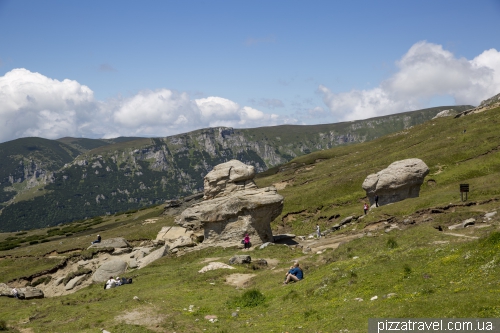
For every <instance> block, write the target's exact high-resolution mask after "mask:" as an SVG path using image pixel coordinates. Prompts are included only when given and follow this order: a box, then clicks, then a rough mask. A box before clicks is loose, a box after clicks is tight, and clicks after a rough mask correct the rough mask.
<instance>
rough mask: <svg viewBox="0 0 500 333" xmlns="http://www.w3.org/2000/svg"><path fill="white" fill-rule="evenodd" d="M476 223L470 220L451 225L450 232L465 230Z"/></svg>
mask: <svg viewBox="0 0 500 333" xmlns="http://www.w3.org/2000/svg"><path fill="white" fill-rule="evenodd" d="M475 223H476V219H474V218H470V219H467V220H465V221H462V222H461V223H458V224H454V225H450V226H449V227H448V229H450V230H456V229H463V228H465V227H468V226H470V225H474V224H475Z"/></svg>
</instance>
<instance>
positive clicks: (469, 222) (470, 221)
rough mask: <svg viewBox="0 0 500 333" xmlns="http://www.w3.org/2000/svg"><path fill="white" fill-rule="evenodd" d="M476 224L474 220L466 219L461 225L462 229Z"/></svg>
mask: <svg viewBox="0 0 500 333" xmlns="http://www.w3.org/2000/svg"><path fill="white" fill-rule="evenodd" d="M475 223H476V219H475V218H470V219H467V220H465V221H463V222H462V225H463V226H464V228H466V227H468V226H470V225H474V224H475Z"/></svg>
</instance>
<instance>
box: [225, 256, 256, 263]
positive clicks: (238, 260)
mask: <svg viewBox="0 0 500 333" xmlns="http://www.w3.org/2000/svg"><path fill="white" fill-rule="evenodd" d="M251 262H252V258H251V257H250V256H248V255H236V256H234V257H232V258H231V259H229V264H230V265H234V264H249V263H251Z"/></svg>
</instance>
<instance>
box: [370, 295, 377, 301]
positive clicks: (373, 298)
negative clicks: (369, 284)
mask: <svg viewBox="0 0 500 333" xmlns="http://www.w3.org/2000/svg"><path fill="white" fill-rule="evenodd" d="M376 299H378V296H373V297H372V298H370V301H374V300H376Z"/></svg>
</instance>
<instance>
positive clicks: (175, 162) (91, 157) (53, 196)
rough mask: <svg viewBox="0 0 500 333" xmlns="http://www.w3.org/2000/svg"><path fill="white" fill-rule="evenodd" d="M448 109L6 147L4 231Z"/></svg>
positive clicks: (77, 215)
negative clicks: (233, 163) (225, 165)
mask: <svg viewBox="0 0 500 333" xmlns="http://www.w3.org/2000/svg"><path fill="white" fill-rule="evenodd" d="M470 108H471V106H443V107H438V108H431V109H424V110H418V111H411V112H404V113H399V114H394V115H389V116H383V117H377V118H371V119H366V120H359V121H352V122H343V123H336V124H324V125H308V126H298V125H282V126H275V127H262V128H254V129H233V128H227V127H216V128H208V129H201V130H196V131H192V132H189V133H184V134H179V135H174V136H169V137H165V138H117V139H84V138H61V139H59V140H47V139H41V138H23V139H17V140H13V141H9V142H5V143H2V144H0V161H1V162H0V203H1V205H2V206H3V208H2V210H1V215H0V230H1V231H16V230H24V229H32V228H39V227H45V226H52V225H57V224H60V223H67V222H71V221H74V220H78V219H83V218H86V217H92V216H96V215H104V214H113V213H115V212H118V211H126V210H130V209H138V208H140V207H142V206H147V205H152V204H157V203H162V202H163V201H164V200H167V199H172V198H177V197H181V196H186V195H189V194H191V193H193V192H197V191H200V190H202V188H203V177H204V176H205V175H206V174H207V173H208V172H209V171H210V170H211V169H212V168H213V167H214V166H215V165H217V164H219V163H222V162H226V161H228V160H230V159H238V160H240V161H242V162H244V163H247V164H251V165H253V166H255V168H256V170H257V171H258V172H263V171H266V170H267V169H269V168H270V167H273V166H277V165H280V164H283V163H285V162H288V161H290V160H291V159H293V158H294V157H297V156H301V155H305V154H308V153H311V152H313V151H318V150H322V149H328V148H332V147H334V146H338V145H345V144H352V143H359V142H365V141H369V140H373V139H375V138H377V137H380V136H384V135H386V134H390V133H393V132H397V131H401V130H403V129H406V128H409V127H411V126H414V125H417V124H420V123H423V122H425V121H427V120H430V119H432V118H433V117H434V116H435V115H436V114H437V113H439V112H440V111H442V110H446V109H454V110H455V111H457V112H462V111H464V110H467V109H470Z"/></svg>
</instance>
